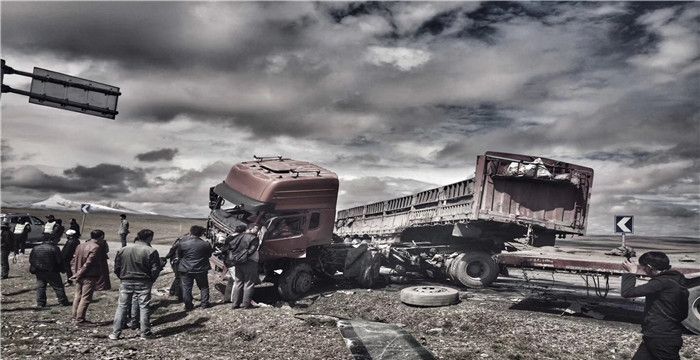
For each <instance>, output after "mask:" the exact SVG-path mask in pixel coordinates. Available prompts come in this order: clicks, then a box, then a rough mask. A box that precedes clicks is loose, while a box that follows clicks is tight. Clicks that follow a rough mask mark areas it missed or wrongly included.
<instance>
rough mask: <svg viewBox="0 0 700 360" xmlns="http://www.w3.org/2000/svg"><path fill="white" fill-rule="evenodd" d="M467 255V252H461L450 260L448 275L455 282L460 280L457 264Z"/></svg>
mask: <svg viewBox="0 0 700 360" xmlns="http://www.w3.org/2000/svg"><path fill="white" fill-rule="evenodd" d="M466 255H467V254H465V253H461V254H459V255H457V256H456V257H455V258H454V259H452V261H451V262H450V265H449V266H448V267H447V277H448V278H449V279H450V280H451V281H453V282H455V283H459V282H460V281H459V279H458V278H457V271H456V269H457V266H456V265H457V264H458V263H459V262H460V261H462V258H464V256H466Z"/></svg>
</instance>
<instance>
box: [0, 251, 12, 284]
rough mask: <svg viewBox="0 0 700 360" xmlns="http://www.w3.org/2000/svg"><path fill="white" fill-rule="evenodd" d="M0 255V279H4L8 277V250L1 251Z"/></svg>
mask: <svg viewBox="0 0 700 360" xmlns="http://www.w3.org/2000/svg"><path fill="white" fill-rule="evenodd" d="M0 255H2V258H1V259H0V261H2V274H0V275H1V276H0V277H2V278H3V279H6V278H7V277H8V276H10V250H2V251H0Z"/></svg>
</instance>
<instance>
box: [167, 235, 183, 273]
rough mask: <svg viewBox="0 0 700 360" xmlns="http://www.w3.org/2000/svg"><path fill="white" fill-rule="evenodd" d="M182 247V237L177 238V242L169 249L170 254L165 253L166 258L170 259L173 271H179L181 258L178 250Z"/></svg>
mask: <svg viewBox="0 0 700 360" xmlns="http://www.w3.org/2000/svg"><path fill="white" fill-rule="evenodd" d="M179 248H180V238H177V240H175V242H174V243H173V246H171V247H170V250H169V251H168V254H167V255H165V260H168V259H170V267H172V268H173V271H175V272H177V268H178V265H179V263H180V258H179V257H178V254H177V251H178V249H179Z"/></svg>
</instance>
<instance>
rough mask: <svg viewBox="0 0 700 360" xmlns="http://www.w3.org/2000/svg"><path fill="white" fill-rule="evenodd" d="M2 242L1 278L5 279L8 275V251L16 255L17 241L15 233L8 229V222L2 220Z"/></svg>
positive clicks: (0, 244) (0, 247) (0, 245)
mask: <svg viewBox="0 0 700 360" xmlns="http://www.w3.org/2000/svg"><path fill="white" fill-rule="evenodd" d="M1 228H2V234H1V236H2V238H1V240H2V243H0V253H1V255H2V258H1V259H0V261H2V276H1V277H2V278H3V279H7V278H8V277H9V276H10V253H11V252H14V253H15V256H16V255H17V243H16V242H15V235H14V234H13V233H12V230H10V223H8V222H5V221H3V222H2V227H1Z"/></svg>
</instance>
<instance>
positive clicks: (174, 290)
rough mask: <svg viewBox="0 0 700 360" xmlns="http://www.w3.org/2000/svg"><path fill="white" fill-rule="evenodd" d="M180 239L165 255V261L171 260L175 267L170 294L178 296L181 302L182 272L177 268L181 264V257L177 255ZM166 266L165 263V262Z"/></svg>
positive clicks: (171, 264)
mask: <svg viewBox="0 0 700 360" xmlns="http://www.w3.org/2000/svg"><path fill="white" fill-rule="evenodd" d="M180 239H181V238H177V239H176V240H175V242H174V243H173V245H172V246H171V247H170V251H168V254H167V255H165V261H168V260H170V267H171V268H172V269H173V274H174V277H173V282H172V283H171V284H170V291H169V295H170V296H176V297H177V300H178V301H179V302H182V286H181V281H180V273H179V272H178V271H177V268H178V266H179V264H180V259H179V258H178V257H177V250H178V248H179V247H180ZM163 266H165V264H163Z"/></svg>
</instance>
